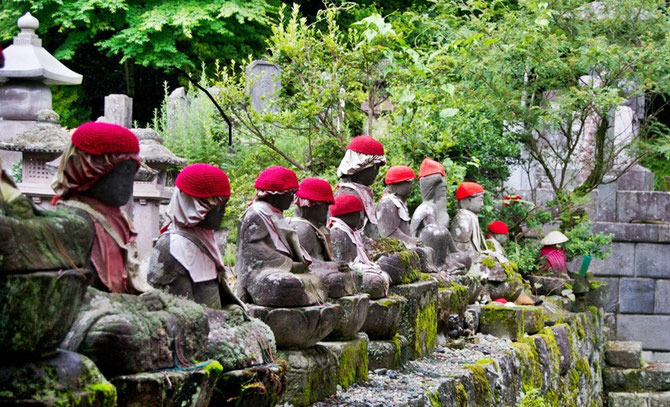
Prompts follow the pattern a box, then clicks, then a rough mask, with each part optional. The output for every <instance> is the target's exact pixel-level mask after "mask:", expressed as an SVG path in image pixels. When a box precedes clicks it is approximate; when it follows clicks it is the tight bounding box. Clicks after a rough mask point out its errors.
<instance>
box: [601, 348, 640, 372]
mask: <svg viewBox="0 0 670 407" xmlns="http://www.w3.org/2000/svg"><path fill="white" fill-rule="evenodd" d="M605 360H606V361H607V363H608V364H609V365H610V366H615V367H623V368H628V369H639V368H640V367H642V342H633V341H629V342H626V341H610V342H607V344H606V345H605Z"/></svg>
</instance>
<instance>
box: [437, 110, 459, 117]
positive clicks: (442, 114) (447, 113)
mask: <svg viewBox="0 0 670 407" xmlns="http://www.w3.org/2000/svg"><path fill="white" fill-rule="evenodd" d="M458 112H459V109H456V108H453V107H447V108H446V109H442V110H440V117H441V118H442V119H448V118H450V117H454V116H456V115H457V114H458Z"/></svg>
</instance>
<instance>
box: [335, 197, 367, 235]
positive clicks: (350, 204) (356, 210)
mask: <svg viewBox="0 0 670 407" xmlns="http://www.w3.org/2000/svg"><path fill="white" fill-rule="evenodd" d="M330 216H332V217H337V218H339V219H340V220H341V221H343V222H344V223H346V224H347V225H349V227H350V228H352V229H354V230H358V229H360V228H362V227H363V224H364V223H365V212H364V210H363V203H362V202H361V200H360V199H359V198H358V197H357V196H355V195H349V194H340V195H338V196H337V197H336V198H335V203H334V204H333V205H332V206H331V207H330Z"/></svg>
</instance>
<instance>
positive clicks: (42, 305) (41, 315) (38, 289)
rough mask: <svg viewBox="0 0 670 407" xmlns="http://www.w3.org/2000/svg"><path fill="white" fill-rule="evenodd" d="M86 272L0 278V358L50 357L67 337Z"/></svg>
mask: <svg viewBox="0 0 670 407" xmlns="http://www.w3.org/2000/svg"><path fill="white" fill-rule="evenodd" d="M88 273H89V271H87V270H83V269H82V270H79V271H75V270H66V271H60V272H55V271H54V272H48V271H43V272H35V273H26V274H10V275H3V276H0V354H2V358H3V359H5V360H7V359H15V360H17V361H25V360H26V357H27V356H33V357H35V356H39V355H44V354H49V353H52V352H54V351H55V350H56V348H57V347H58V345H59V344H60V342H61V341H62V340H63V338H64V337H65V335H67V332H68V330H69V329H70V326H71V325H72V322H73V321H74V319H75V317H76V316H77V313H78V312H79V308H80V306H81V302H82V299H83V296H84V293H85V291H86V286H87V275H88Z"/></svg>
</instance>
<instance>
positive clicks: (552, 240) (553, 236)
mask: <svg viewBox="0 0 670 407" xmlns="http://www.w3.org/2000/svg"><path fill="white" fill-rule="evenodd" d="M568 240H570V239H568V237H567V236H566V235H564V234H563V233H561V232H559V231H558V230H554V231H553V232H549V234H547V236H545V237H544V239H542V240H540V244H541V245H542V246H550V245H555V244H561V243H565V242H567V241H568Z"/></svg>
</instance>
